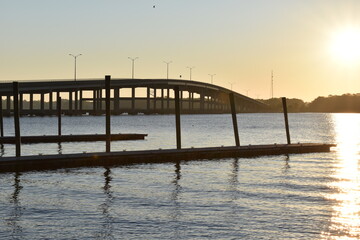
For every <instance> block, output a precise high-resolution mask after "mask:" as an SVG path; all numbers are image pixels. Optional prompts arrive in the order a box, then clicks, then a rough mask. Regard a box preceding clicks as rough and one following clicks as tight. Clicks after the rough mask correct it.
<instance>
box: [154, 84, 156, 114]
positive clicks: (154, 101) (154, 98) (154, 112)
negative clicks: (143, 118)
mask: <svg viewBox="0 0 360 240" xmlns="http://www.w3.org/2000/svg"><path fill="white" fill-rule="evenodd" d="M155 112H156V88H154V113H155Z"/></svg>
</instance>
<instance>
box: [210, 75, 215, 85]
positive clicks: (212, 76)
mask: <svg viewBox="0 0 360 240" xmlns="http://www.w3.org/2000/svg"><path fill="white" fill-rule="evenodd" d="M215 75H216V74H209V76H210V77H211V84H213V78H214V76H215Z"/></svg>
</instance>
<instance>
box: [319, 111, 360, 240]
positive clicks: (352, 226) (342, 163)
mask: <svg viewBox="0 0 360 240" xmlns="http://www.w3.org/2000/svg"><path fill="white" fill-rule="evenodd" d="M333 122H334V130H335V135H336V142H337V144H338V145H337V155H338V157H337V159H338V163H337V166H336V168H335V172H334V176H333V177H334V179H336V180H335V181H333V182H332V183H331V186H330V187H331V188H332V189H334V190H335V191H334V193H332V194H329V195H328V196H326V197H327V198H328V199H330V200H333V201H334V206H333V213H332V217H331V222H330V226H329V229H328V232H326V233H323V237H324V239H359V238H360V218H359V217H360V184H359V183H360V181H359V180H360V179H359V174H360V172H359V159H360V156H359V150H360V116H359V114H337V115H333Z"/></svg>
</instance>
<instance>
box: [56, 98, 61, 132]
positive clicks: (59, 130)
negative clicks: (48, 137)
mask: <svg viewBox="0 0 360 240" xmlns="http://www.w3.org/2000/svg"><path fill="white" fill-rule="evenodd" d="M56 109H57V116H58V135H59V136H61V97H60V94H58V96H57V100H56Z"/></svg>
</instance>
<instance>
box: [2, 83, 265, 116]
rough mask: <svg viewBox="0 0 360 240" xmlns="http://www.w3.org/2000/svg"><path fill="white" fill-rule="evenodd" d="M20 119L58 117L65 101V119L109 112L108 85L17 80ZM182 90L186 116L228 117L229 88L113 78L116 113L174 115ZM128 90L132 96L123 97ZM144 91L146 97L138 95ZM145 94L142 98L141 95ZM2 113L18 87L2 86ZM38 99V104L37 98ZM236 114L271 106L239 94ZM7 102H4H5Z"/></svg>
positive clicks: (9, 110) (9, 106)
mask: <svg viewBox="0 0 360 240" xmlns="http://www.w3.org/2000/svg"><path fill="white" fill-rule="evenodd" d="M18 82H19V108H20V114H21V115H35V116H45V115H56V114H57V110H56V99H58V97H60V96H61V97H62V99H63V100H62V113H63V114H66V115H83V114H89V115H102V114H105V81H104V80H100V79H87V80H78V81H74V80H46V81H45V80H43V81H18ZM175 87H179V91H180V107H181V112H182V113H184V114H206V113H229V112H230V111H231V110H230V104H229V93H231V92H233V91H231V90H229V89H227V88H223V87H220V86H217V85H213V84H209V83H203V82H198V81H189V80H178V79H111V99H110V101H111V114H113V115H118V114H123V113H128V114H170V113H174V112H175V100H174V91H173V90H174V88H175ZM124 89H127V90H126V91H128V92H129V93H130V94H128V95H130V96H122V95H120V90H122V91H123V90H124ZM139 93H142V94H139ZM140 95H141V96H140ZM0 96H1V103H0V105H1V107H2V112H3V114H4V115H5V116H9V115H11V114H12V113H13V103H12V99H13V97H12V96H13V85H12V83H11V82H3V83H0ZM35 98H36V99H39V100H36V101H35V100H34V99H35ZM234 98H235V101H236V110H237V112H243V113H245V112H262V111H266V110H267V105H265V104H263V103H261V102H259V101H256V100H254V99H252V98H249V97H247V96H244V95H242V94H239V93H236V92H234ZM3 101H5V103H3Z"/></svg>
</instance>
